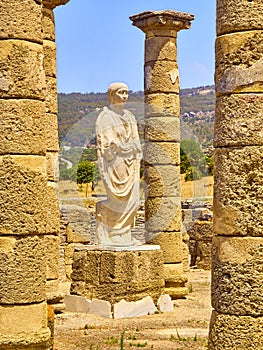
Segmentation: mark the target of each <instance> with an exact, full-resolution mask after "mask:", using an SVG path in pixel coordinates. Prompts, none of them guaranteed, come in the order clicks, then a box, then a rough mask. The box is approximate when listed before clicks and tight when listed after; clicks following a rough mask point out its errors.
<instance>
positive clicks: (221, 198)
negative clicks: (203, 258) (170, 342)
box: [209, 0, 263, 350]
mask: <svg viewBox="0 0 263 350" xmlns="http://www.w3.org/2000/svg"><path fill="white" fill-rule="evenodd" d="M262 12H263V3H262V1H261V0H253V1H252V0H249V1H248V0H240V1H235V0H218V1H217V40H216V74H215V82H216V95H217V97H216V119H215V133H214V146H215V158H214V161H215V185H214V239H213V249H212V254H213V262H212V306H213V308H214V311H213V313H212V317H211V323H210V335H209V349H217V350H219V349H246V350H248V349H257V350H260V349H262V339H263V297H262V285H263V272H262V268H263V263H262V262H263V133H262V122H263V16H262Z"/></svg>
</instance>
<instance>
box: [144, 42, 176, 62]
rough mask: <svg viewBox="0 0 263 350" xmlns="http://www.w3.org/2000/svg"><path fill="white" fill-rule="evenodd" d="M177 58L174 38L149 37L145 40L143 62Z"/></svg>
mask: <svg viewBox="0 0 263 350" xmlns="http://www.w3.org/2000/svg"><path fill="white" fill-rule="evenodd" d="M163 60H164V61H173V62H176V60H177V47H176V38H171V37H169V36H168V37H167V36H166V37H151V38H149V39H146V41H145V62H146V63H147V62H151V61H163Z"/></svg>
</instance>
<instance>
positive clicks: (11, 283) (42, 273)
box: [0, 236, 46, 327]
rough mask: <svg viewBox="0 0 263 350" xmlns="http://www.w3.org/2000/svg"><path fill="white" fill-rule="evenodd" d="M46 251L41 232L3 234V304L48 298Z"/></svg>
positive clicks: (0, 255) (0, 258)
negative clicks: (39, 233) (32, 233)
mask: <svg viewBox="0 0 263 350" xmlns="http://www.w3.org/2000/svg"><path fill="white" fill-rule="evenodd" d="M45 252H46V250H45V246H44V244H43V239H40V238H39V237H37V236H33V237H24V238H15V237H0V290H1V293H0V304H26V303H28V304H29V303H36V302H41V301H43V300H44V299H45V282H46V261H45V259H44V257H45V255H44V253H45ZM0 318H1V316H0ZM0 327H1V326H0Z"/></svg>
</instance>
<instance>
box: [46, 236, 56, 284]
mask: <svg viewBox="0 0 263 350" xmlns="http://www.w3.org/2000/svg"><path fill="white" fill-rule="evenodd" d="M43 240H44V247H45V257H46V264H47V269H46V278H47V279H48V280H51V279H57V278H58V276H59V243H60V238H59V237H58V236H54V235H46V236H44V238H43Z"/></svg>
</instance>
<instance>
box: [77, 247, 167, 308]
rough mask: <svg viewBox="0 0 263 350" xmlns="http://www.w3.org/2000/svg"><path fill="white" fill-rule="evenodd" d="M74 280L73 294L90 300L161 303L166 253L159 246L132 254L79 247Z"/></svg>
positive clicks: (142, 248) (122, 251)
mask: <svg viewBox="0 0 263 350" xmlns="http://www.w3.org/2000/svg"><path fill="white" fill-rule="evenodd" d="M125 249H126V248H125ZM146 249H147V250H146ZM117 250H119V251H117ZM71 278H72V283H71V294H73V295H79V296H84V297H86V298H87V299H101V300H106V301H109V302H110V303H111V304H112V305H113V304H114V303H117V302H119V301H120V300H122V299H125V300H126V301H136V300H139V299H142V298H143V297H145V296H151V297H152V298H153V300H154V302H157V300H158V298H159V297H160V295H161V294H162V293H163V292H164V268H163V253H162V251H161V250H160V248H159V247H158V248H156V247H155V246H139V247H130V250H129V248H127V249H126V250H124V248H121V249H120V248H114V247H112V248H109V249H108V250H106V249H105V248H103V249H102V248H101V249H100V248H98V247H96V246H85V245H83V246H77V247H76V248H75V252H74V262H73V265H72V274H71Z"/></svg>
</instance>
